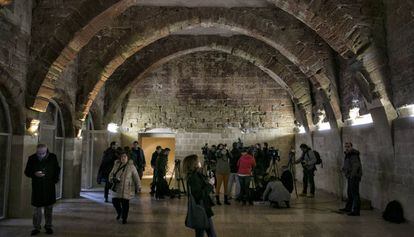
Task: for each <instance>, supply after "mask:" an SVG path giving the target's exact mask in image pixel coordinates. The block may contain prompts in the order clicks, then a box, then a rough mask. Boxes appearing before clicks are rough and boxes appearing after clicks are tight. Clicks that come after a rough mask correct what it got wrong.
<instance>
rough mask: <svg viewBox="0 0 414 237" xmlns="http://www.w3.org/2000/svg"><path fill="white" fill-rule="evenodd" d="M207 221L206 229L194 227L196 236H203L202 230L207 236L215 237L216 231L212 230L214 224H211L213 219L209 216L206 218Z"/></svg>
mask: <svg viewBox="0 0 414 237" xmlns="http://www.w3.org/2000/svg"><path fill="white" fill-rule="evenodd" d="M208 223H209V228H208V229H205V230H203V229H196V230H195V234H196V235H195V236H196V237H203V236H204V232H206V233H207V236H208V237H216V236H217V235H216V231H215V230H214V225H213V220H212V219H211V217H210V218H208Z"/></svg>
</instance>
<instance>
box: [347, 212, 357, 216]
mask: <svg viewBox="0 0 414 237" xmlns="http://www.w3.org/2000/svg"><path fill="white" fill-rule="evenodd" d="M347 215H348V216H360V215H359V213H356V212H350V213H348V214H347Z"/></svg>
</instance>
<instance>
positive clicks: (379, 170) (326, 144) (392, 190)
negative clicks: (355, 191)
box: [295, 118, 414, 220]
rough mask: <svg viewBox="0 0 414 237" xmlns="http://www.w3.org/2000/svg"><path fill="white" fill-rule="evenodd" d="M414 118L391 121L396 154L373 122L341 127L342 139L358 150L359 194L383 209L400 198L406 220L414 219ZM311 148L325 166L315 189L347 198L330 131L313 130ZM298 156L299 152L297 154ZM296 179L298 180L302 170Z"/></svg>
mask: <svg viewBox="0 0 414 237" xmlns="http://www.w3.org/2000/svg"><path fill="white" fill-rule="evenodd" d="M413 130H414V120H413V119H412V118H403V119H397V120H395V121H394V131H393V132H394V137H395V153H394V151H392V150H389V149H387V148H386V147H384V145H383V142H382V138H381V137H382V136H383V134H378V132H377V131H376V130H375V127H374V126H373V124H369V125H360V126H353V127H344V128H343V129H342V140H343V142H345V141H350V142H352V143H353V144H354V148H355V149H357V150H359V151H360V152H361V162H362V168H363V177H362V181H361V186H360V192H361V197H363V198H365V199H368V200H371V202H372V204H373V206H374V207H375V208H378V209H382V210H383V209H384V208H385V205H386V204H387V203H388V202H389V201H391V200H394V199H396V200H399V201H400V202H401V203H402V204H403V207H404V209H405V214H406V217H407V218H408V219H411V220H412V219H414V215H413V213H414V205H413V204H412V201H410V200H413V198H414V192H413V190H414V178H413V176H412V173H413V172H414V166H413V165H414V163H413V158H414V157H413V155H412V154H414V151H413V147H414V146H413V142H412V141H413V140H414V135H413V134H414V131H413ZM312 136H313V140H314V144H313V148H314V149H315V150H317V151H319V153H320V154H321V157H322V159H323V162H324V167H323V168H319V169H318V171H317V172H316V176H315V180H316V181H315V182H316V186H317V188H321V189H324V190H327V191H329V192H331V193H334V194H337V195H338V196H341V195H343V196H345V197H346V180H344V178H343V177H342V175H341V173H340V168H341V167H342V163H343V154H341V153H339V151H334V150H332V147H335V146H334V142H335V141H334V139H335V137H334V136H333V134H332V133H331V132H330V131H323V132H314V133H313V134H312ZM306 141H307V140H306V135H304V134H303V135H302V134H301V135H297V136H296V139H295V144H296V148H297V150H299V145H300V144H301V143H308V144H309V142H306ZM299 156H300V152H299V153H298V154H297V157H299ZM298 171H299V172H297V178H298V179H299V180H301V177H302V173H301V169H300V168H299V169H298ZM341 190H342V191H341Z"/></svg>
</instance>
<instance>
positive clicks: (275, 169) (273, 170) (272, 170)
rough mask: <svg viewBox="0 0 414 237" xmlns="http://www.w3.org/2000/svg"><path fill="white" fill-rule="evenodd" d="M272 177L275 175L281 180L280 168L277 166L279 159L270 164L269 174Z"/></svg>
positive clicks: (274, 159)
mask: <svg viewBox="0 0 414 237" xmlns="http://www.w3.org/2000/svg"><path fill="white" fill-rule="evenodd" d="M267 173H268V174H269V175H270V176H272V175H274V176H275V177H276V178H280V176H279V167H278V166H277V159H276V158H273V159H272V161H271V162H270V166H269V169H268V172H267Z"/></svg>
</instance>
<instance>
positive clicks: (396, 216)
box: [382, 200, 405, 224]
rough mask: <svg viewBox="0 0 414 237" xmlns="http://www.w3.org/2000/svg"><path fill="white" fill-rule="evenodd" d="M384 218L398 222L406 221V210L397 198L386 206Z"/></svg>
mask: <svg viewBox="0 0 414 237" xmlns="http://www.w3.org/2000/svg"><path fill="white" fill-rule="evenodd" d="M382 218H384V220H386V221H389V222H392V223H397V224H400V223H403V222H405V218H404V211H403V208H402V206H401V203H399V202H398V201H396V200H394V201H391V202H389V203H388V204H387V207H386V208H385V211H384V212H383V213H382Z"/></svg>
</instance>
